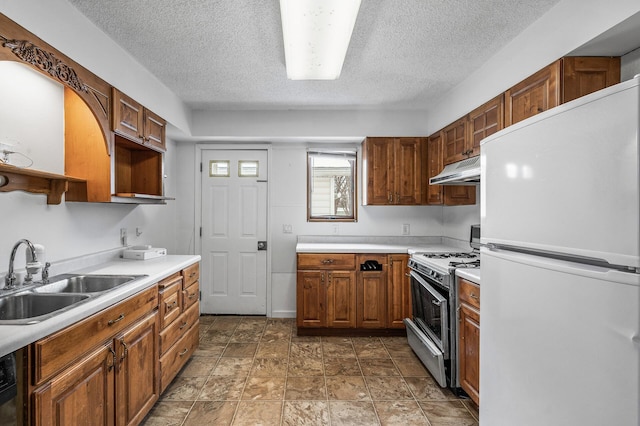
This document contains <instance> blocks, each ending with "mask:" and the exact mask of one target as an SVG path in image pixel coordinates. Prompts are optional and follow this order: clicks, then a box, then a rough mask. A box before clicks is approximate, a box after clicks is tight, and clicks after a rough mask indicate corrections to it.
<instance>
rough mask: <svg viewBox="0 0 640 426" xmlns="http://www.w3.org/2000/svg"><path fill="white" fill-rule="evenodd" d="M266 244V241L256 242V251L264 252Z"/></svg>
mask: <svg viewBox="0 0 640 426" xmlns="http://www.w3.org/2000/svg"><path fill="white" fill-rule="evenodd" d="M266 249H267V242H266V241H258V250H266Z"/></svg>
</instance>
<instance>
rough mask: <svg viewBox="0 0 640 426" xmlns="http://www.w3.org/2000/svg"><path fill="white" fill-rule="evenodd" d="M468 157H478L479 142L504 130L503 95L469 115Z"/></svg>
mask: <svg viewBox="0 0 640 426" xmlns="http://www.w3.org/2000/svg"><path fill="white" fill-rule="evenodd" d="M468 117H469V118H468V121H469V144H468V149H469V150H470V151H471V152H470V153H469V157H475V156H478V155H480V141H482V139H484V138H486V137H487V136H489V135H492V134H494V133H495V132H497V131H498V130H502V129H503V128H504V95H503V94H500V95H499V96H496V97H495V98H493V99H491V100H490V101H489V102H487V103H485V104H484V105H482V106H480V107H478V108H476V109H474V110H473V111H471V112H470V113H469V116H468Z"/></svg>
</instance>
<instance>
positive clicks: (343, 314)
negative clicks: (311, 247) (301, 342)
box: [296, 253, 411, 334]
mask: <svg viewBox="0 0 640 426" xmlns="http://www.w3.org/2000/svg"><path fill="white" fill-rule="evenodd" d="M297 258H298V271H297V283H296V309H297V312H296V325H297V327H298V332H299V333H300V332H302V334H305V333H307V331H313V330H315V332H319V331H320V330H322V329H324V330H325V331H328V330H334V331H335V332H336V333H339V332H340V331H339V329H362V330H363V331H364V330H368V331H375V330H378V331H384V330H389V329H397V330H394V331H393V332H394V333H402V332H403V331H404V330H403V329H404V323H403V322H402V319H403V318H405V317H407V316H409V313H410V310H411V299H410V297H411V296H410V289H409V281H408V278H407V277H406V276H405V273H406V266H407V262H408V259H409V256H408V255H406V254H399V255H387V254H358V255H356V254H351V253H350V254H346V253H340V254H324V253H323V254H320V253H300V254H298V256H297ZM367 261H375V262H377V263H378V264H379V265H381V268H382V269H381V270H375V269H366V268H361V266H360V265H361V264H364V263H365V262H367ZM332 265H340V270H333V269H330V267H331V266H332ZM342 268H344V269H342ZM390 271H392V272H390ZM395 271H398V272H397V273H396V272H395ZM305 329H306V330H307V331H305ZM329 334H330V333H329Z"/></svg>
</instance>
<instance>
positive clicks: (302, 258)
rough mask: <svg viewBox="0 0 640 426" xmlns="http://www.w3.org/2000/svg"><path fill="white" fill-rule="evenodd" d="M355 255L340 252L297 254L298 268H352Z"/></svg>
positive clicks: (354, 264) (354, 263) (354, 265)
mask: <svg viewBox="0 0 640 426" xmlns="http://www.w3.org/2000/svg"><path fill="white" fill-rule="evenodd" d="M355 267H356V256H355V255H354V254H341V253H326V254H324V253H313V254H311V253H310V254H298V269H334V270H335V269H345V270H354V269H355Z"/></svg>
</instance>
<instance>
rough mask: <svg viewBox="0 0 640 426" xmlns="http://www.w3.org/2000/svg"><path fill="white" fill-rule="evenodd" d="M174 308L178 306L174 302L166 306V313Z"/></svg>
mask: <svg viewBox="0 0 640 426" xmlns="http://www.w3.org/2000/svg"><path fill="white" fill-rule="evenodd" d="M176 306H178V302H177V301H175V300H174V301H173V303H171V304H170V305H167V311H170V310H172V309H173V308H175V307H176Z"/></svg>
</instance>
